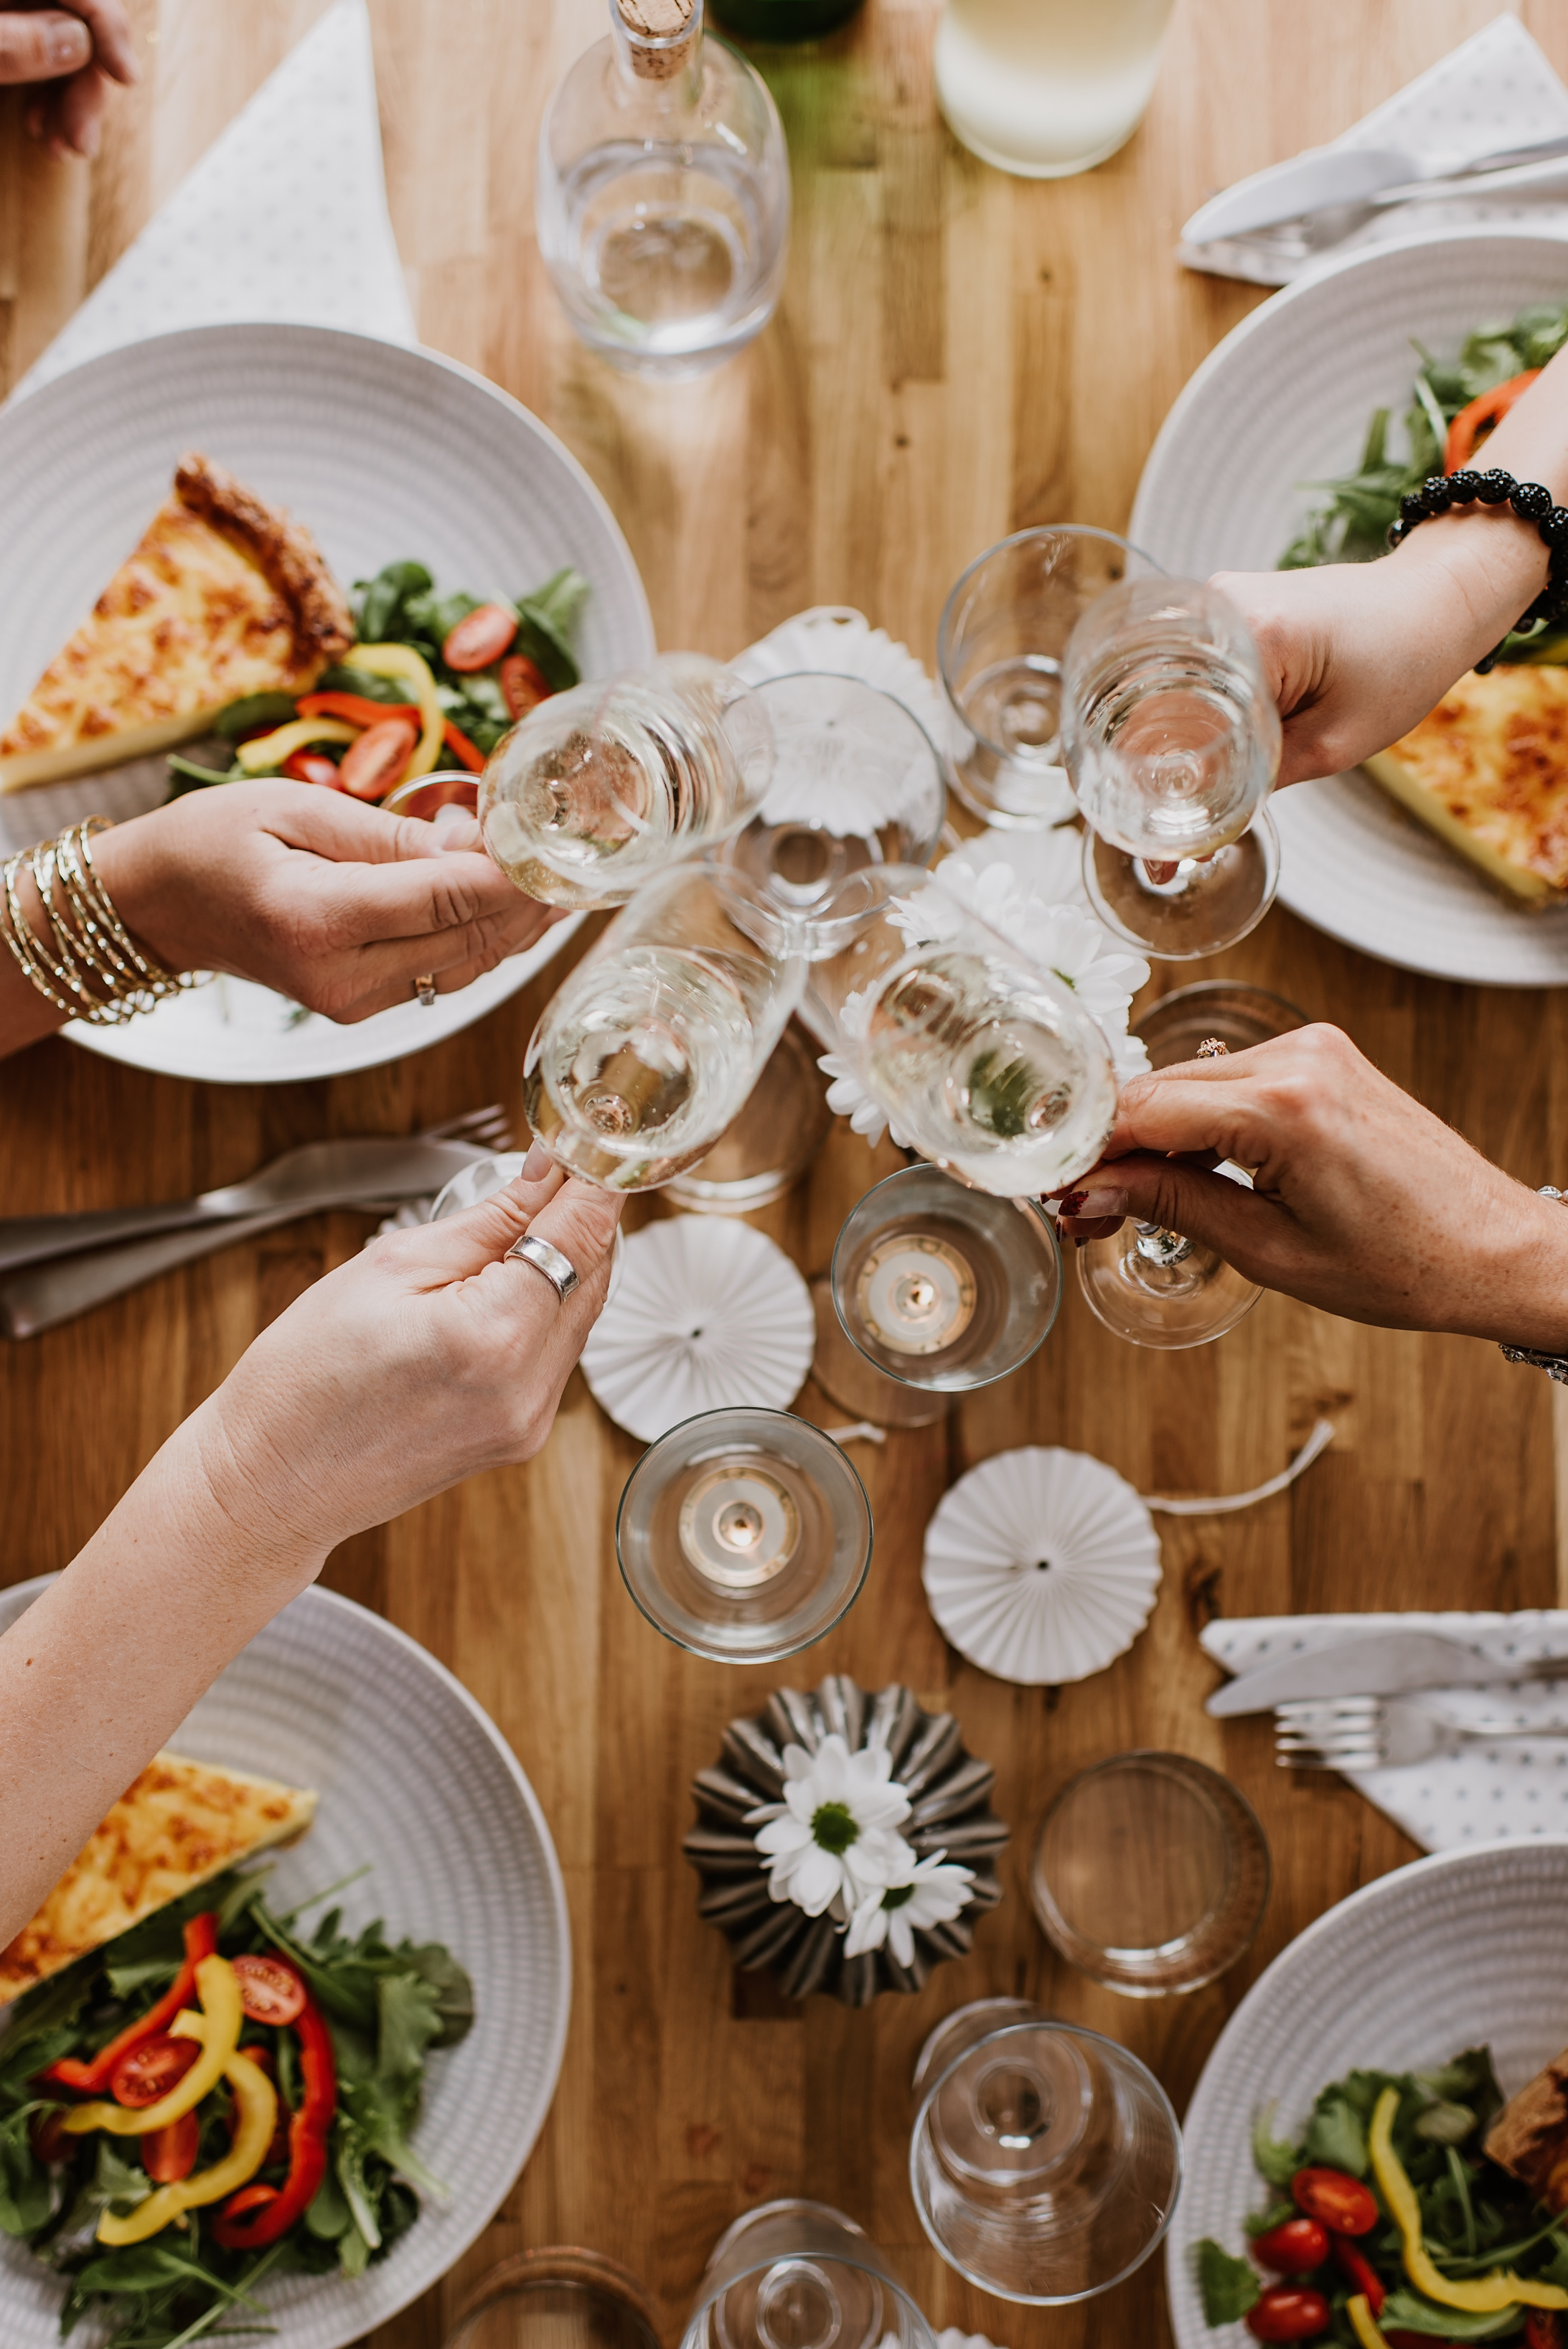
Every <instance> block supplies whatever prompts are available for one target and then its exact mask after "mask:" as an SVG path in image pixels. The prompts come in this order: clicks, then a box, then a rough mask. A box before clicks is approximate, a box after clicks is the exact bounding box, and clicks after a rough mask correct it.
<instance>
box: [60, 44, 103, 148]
mask: <svg viewBox="0 0 1568 2349" xmlns="http://www.w3.org/2000/svg"><path fill="white" fill-rule="evenodd" d="M107 105H108V80H107V78H106V77H105V76H104V75H103V74H102V73H100V72H99V70H98V67H97V66H96V65H90V66H86V67H83V69H82V71H81V72H80V73H78V74H73V75H72V76H71V78H70V79H69V81H67V82H62V84H61V85H60V88H59V89H58V91H57V93H56V95H55V98H54V99H53V102H52V104H51V108H50V118H51V120H52V122H53V125H54V132H55V135H54V137H53V138H52V139H51V140H50V142H49V143H50V146H51V148H52V150H54V152H55V153H56V154H59V153H61V152H68V153H70V154H75V155H81V156H84V157H86V158H88V160H90V159H91V158H92V157H93V156H94V155H96V154H97V153H98V142H99V140H100V139H101V137H102V135H103V114H104V109H105V107H106V106H107Z"/></svg>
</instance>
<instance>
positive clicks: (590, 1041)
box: [523, 864, 806, 1191]
mask: <svg viewBox="0 0 1568 2349" xmlns="http://www.w3.org/2000/svg"><path fill="white" fill-rule="evenodd" d="M805 975H806V965H805V963H804V961H803V959H802V958H801V957H800V956H799V954H797V953H795V952H793V951H792V949H791V943H790V941H789V937H788V936H786V935H785V932H784V928H783V926H782V925H781V923H780V921H779V916H778V915H777V912H776V911H775V909H774V908H773V907H772V906H771V905H769V902H768V900H767V899H766V898H765V897H763V896H762V895H761V894H760V893H759V892H758V891H757V890H755V889H753V888H752V886H751V885H750V884H749V883H748V882H747V881H746V880H745V878H744V877H743V876H742V875H741V874H738V873H732V872H729V871H727V870H726V869H725V868H724V867H723V866H721V865H715V864H686V865H677V866H676V867H675V868H674V869H673V870H671V871H668V872H665V873H664V874H660V875H659V876H658V877H657V878H656V879H655V880H653V881H650V882H648V883H647V884H646V885H645V887H644V888H643V889H641V890H640V891H639V892H638V895H637V896H636V899H635V901H634V903H633V904H632V905H628V906H626V907H625V909H624V911H623V912H622V913H620V914H618V915H617V916H616V917H615V919H614V921H613V922H612V923H611V924H610V926H609V927H608V929H606V930H605V932H604V933H603V936H602V937H601V938H599V940H598V941H597V942H596V944H595V945H594V946H593V947H592V948H591V950H590V951H589V953H588V954H586V955H585V956H584V957H583V960H582V961H581V962H580V963H579V964H578V966H577V968H576V969H575V970H573V972H572V973H571V975H570V976H569V977H568V978H566V979H565V980H564V981H563V982H562V985H561V986H560V988H557V990H556V992H555V994H554V995H553V996H552V998H551V1000H550V1002H549V1003H548V1004H547V1005H546V1007H545V1009H544V1013H543V1016H542V1019H541V1020H540V1022H539V1025H538V1027H537V1028H536V1029H535V1030H534V1031H533V1035H532V1038H531V1040H530V1043H529V1047H528V1052H527V1056H526V1058H525V1060H524V1062H523V1106H524V1108H525V1110H526V1111H527V1113H528V1121H529V1123H530V1125H531V1127H532V1129H533V1133H534V1137H535V1139H536V1140H537V1141H540V1142H542V1143H543V1144H544V1146H545V1148H546V1149H547V1150H548V1151H549V1152H550V1154H551V1155H552V1157H553V1158H555V1159H556V1160H558V1161H559V1163H560V1164H562V1166H564V1167H565V1168H566V1169H567V1170H568V1172H569V1173H571V1174H581V1175H583V1176H584V1177H585V1178H586V1179H587V1180H588V1181H589V1182H591V1183H597V1184H599V1185H601V1186H602V1187H603V1189H605V1190H609V1191H647V1190H652V1189H654V1188H655V1187H656V1185H659V1184H661V1183H667V1182H668V1181H669V1179H670V1177H671V1176H672V1175H675V1174H681V1173H682V1172H684V1170H685V1169H686V1168H687V1167H690V1166H695V1165H696V1163H697V1161H698V1160H699V1159H701V1158H702V1157H703V1156H705V1155H706V1154H707V1152H708V1151H709V1150H711V1149H712V1147H713V1145H714V1143H716V1142H717V1140H718V1138H719V1136H720V1135H721V1134H722V1133H724V1131H725V1129H726V1127H727V1125H728V1124H729V1123H730V1122H731V1121H732V1119H734V1118H735V1117H736V1116H737V1115H738V1112H739V1111H740V1109H741V1107H742V1106H743V1104H744V1102H745V1101H746V1098H747V1095H748V1093H749V1092H750V1091H751V1089H752V1087H753V1085H754V1084H755V1083H756V1082H757V1081H758V1077H759V1076H760V1075H761V1073H762V1071H763V1069H764V1067H765V1066H766V1064H767V1061H768V1059H769V1054H770V1053H771V1052H772V1050H773V1048H774V1046H775V1045H776V1044H777V1043H778V1041H779V1037H780V1036H781V1035H782V1033H783V1030H784V1025H785V1022H786V1021H787V1020H788V1019H789V1014H790V1012H791V1011H792V1010H793V1009H794V1008H795V1005H796V1002H797V1001H798V1000H799V994H800V989H801V988H802V986H803V984H804V981H805Z"/></svg>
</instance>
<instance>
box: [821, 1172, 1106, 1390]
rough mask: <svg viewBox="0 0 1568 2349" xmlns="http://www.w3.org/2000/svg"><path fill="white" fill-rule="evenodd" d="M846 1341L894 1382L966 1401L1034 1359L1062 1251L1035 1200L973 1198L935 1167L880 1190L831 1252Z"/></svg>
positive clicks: (1047, 1321)
mask: <svg viewBox="0 0 1568 2349" xmlns="http://www.w3.org/2000/svg"><path fill="white" fill-rule="evenodd" d="M832 1292H833V1304H834V1307H835V1309H837V1312H838V1317H839V1320H840V1323H841V1326H842V1329H843V1332H844V1335H845V1337H846V1338H848V1340H850V1343H851V1345H852V1346H853V1347H855V1348H856V1350H858V1351H859V1352H860V1353H861V1354H863V1355H864V1356H865V1359H866V1361H868V1362H870V1363H872V1365H873V1367H874V1368H875V1369H877V1370H879V1371H882V1372H883V1373H884V1374H885V1375H886V1376H887V1377H888V1378H891V1379H896V1380H898V1381H900V1382H901V1383H903V1385H906V1386H912V1387H925V1388H930V1389H935V1390H938V1391H940V1392H944V1393H961V1392H965V1390H967V1389H968V1388H970V1387H983V1386H988V1385H989V1384H990V1383H991V1381H993V1380H994V1379H1001V1378H1006V1375H1007V1372H1008V1371H1016V1369H1017V1368H1018V1366H1019V1364H1020V1363H1021V1362H1026V1361H1028V1359H1029V1356H1030V1355H1031V1354H1032V1353H1034V1352H1035V1350H1037V1347H1039V1346H1040V1345H1041V1344H1042V1343H1043V1342H1044V1340H1045V1338H1046V1336H1047V1332H1048V1331H1049V1330H1050V1327H1051V1324H1052V1322H1053V1321H1054V1320H1055V1319H1056V1318H1057V1307H1058V1306H1059V1305H1060V1303H1061V1295H1062V1267H1061V1252H1060V1250H1059V1249H1058V1247H1057V1237H1056V1234H1055V1232H1054V1231H1053V1230H1052V1229H1051V1226H1050V1221H1049V1218H1048V1217H1047V1216H1044V1215H1042V1214H1041V1213H1040V1210H1039V1208H1038V1206H1037V1205H1036V1203H1035V1202H1034V1201H1033V1200H1032V1199H997V1198H990V1197H987V1196H986V1195H985V1193H984V1192H982V1191H972V1190H968V1189H966V1188H965V1186H964V1185H962V1184H959V1183H955V1182H954V1180H953V1178H952V1176H951V1175H948V1174H943V1173H942V1172H941V1171H940V1169H939V1168H937V1167H935V1166H906V1167H904V1168H903V1169H902V1170H901V1172H900V1173H898V1174H890V1175H888V1177H887V1178H886V1180H885V1181H884V1182H881V1183H878V1184H875V1185H873V1186H872V1189H871V1190H869V1191H868V1192H867V1193H866V1195H865V1197H864V1198H863V1199H861V1201H860V1202H859V1204H858V1205H857V1206H855V1207H853V1208H852V1209H851V1212H850V1215H849V1216H848V1217H847V1218H846V1219H845V1222H844V1226H843V1228H842V1229H841V1232H840V1234H839V1237H838V1243H837V1245H836V1247H834V1249H833V1269H832Z"/></svg>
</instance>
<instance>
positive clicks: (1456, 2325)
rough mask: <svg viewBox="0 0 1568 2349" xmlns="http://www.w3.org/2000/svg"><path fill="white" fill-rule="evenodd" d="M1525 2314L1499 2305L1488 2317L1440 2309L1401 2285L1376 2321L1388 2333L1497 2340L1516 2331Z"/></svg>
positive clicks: (1443, 2338)
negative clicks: (1399, 2332) (1400, 2331)
mask: <svg viewBox="0 0 1568 2349" xmlns="http://www.w3.org/2000/svg"><path fill="white" fill-rule="evenodd" d="M1522 2314H1523V2311H1522V2309H1519V2308H1516V2307H1509V2308H1500V2309H1498V2310H1496V2311H1495V2312H1494V2313H1491V2314H1490V2315H1486V2316H1476V2315H1472V2314H1471V2313H1469V2312H1468V2311H1467V2310H1465V2309H1462V2308H1439V2307H1438V2306H1437V2304H1436V2302H1433V2301H1429V2300H1422V2299H1421V2298H1420V2297H1419V2295H1418V2293H1416V2292H1409V2291H1407V2290H1406V2289H1405V2287H1404V2286H1403V2285H1401V2286H1399V2287H1398V2289H1396V2290H1395V2291H1393V2292H1390V2293H1389V2294H1388V2296H1387V2300H1385V2302H1383V2306H1382V2308H1381V2310H1380V2311H1379V2313H1378V2318H1377V2321H1378V2323H1379V2324H1381V2325H1382V2327H1383V2329H1384V2331H1385V2332H1387V2331H1390V2330H1403V2331H1404V2332H1406V2333H1429V2334H1430V2335H1431V2337H1432V2338H1433V2339H1434V2340H1436V2341H1495V2340H1496V2339H1497V2338H1498V2337H1499V2335H1500V2334H1501V2333H1516V2332H1517V2331H1518V2329H1519V2321H1520V2318H1521V2316H1522Z"/></svg>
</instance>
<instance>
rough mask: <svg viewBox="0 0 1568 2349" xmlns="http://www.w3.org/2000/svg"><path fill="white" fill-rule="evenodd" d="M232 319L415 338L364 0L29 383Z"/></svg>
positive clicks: (324, 34) (219, 156) (182, 193)
mask: <svg viewBox="0 0 1568 2349" xmlns="http://www.w3.org/2000/svg"><path fill="white" fill-rule="evenodd" d="M241 319H245V320H250V321H254V320H256V319H267V320H274V319H275V320H278V321H280V322H287V323H288V324H290V325H294V326H341V327H344V328H346V329H347V330H348V331H349V332H351V333H354V334H360V335H375V336H379V337H380V339H381V340H382V341H383V342H388V343H404V344H412V343H416V342H418V336H417V334H416V333H415V330H414V313H413V309H412V306H411V305H410V303H409V300H408V289H407V285H406V284H405V282H404V277H403V269H402V264H401V263H400V262H399V260H398V257H397V243H396V242H395V240H394V238H393V234H392V223H391V222H390V221H389V220H388V218H387V187H386V181H385V179H384V177H383V175H382V166H381V129H380V124H379V120H378V119H377V109H376V68H375V64H374V61H373V58H372V56H371V49H370V20H369V18H368V16H366V7H365V0H335V5H334V6H333V7H331V8H329V9H328V10H327V12H326V14H325V16H323V17H322V18H321V20H320V22H319V23H318V24H317V25H316V26H315V28H314V29H313V30H312V31H311V32H309V33H307V34H306V36H305V37H304V40H303V41H301V42H300V43H299V44H298V46H297V47H295V48H294V49H292V50H291V51H290V53H289V55H288V56H287V57H285V58H284V61H283V63H282V65H281V66H279V67H278V68H277V70H276V72H275V73H274V74H273V76H272V77H271V78H270V79H269V80H267V81H265V82H263V85H262V87H261V88H260V89H259V90H258V91H257V92H256V94H255V96H254V98H252V99H251V101H250V104H249V105H248V106H246V107H245V108H244V109H243V110H242V112H241V113H240V114H238V115H237V116H236V117H235V119H234V120H233V121H232V123H231V124H230V125H229V127H228V129H226V130H225V131H223V132H222V134H221V135H220V137H219V138H218V139H217V140H214V142H213V144H212V145H211V147H210V148H209V149H208V150H207V152H206V154H205V155H203V157H202V158H201V161H200V162H199V163H198V164H197V165H196V167H195V169H194V170H193V171H190V172H189V173H188V174H187V175H186V177H185V178H184V179H183V180H182V181H181V183H180V185H179V187H178V188H176V190H175V191H174V193H173V194H172V195H171V196H170V199H169V201H168V202H167V203H166V204H164V206H163V207H162V209H161V210H160V212H158V213H157V214H156V215H155V216H154V218H153V219H152V220H151V221H150V222H149V223H148V225H147V227H146V228H145V229H143V231H142V233H141V234H140V235H139V237H138V238H137V240H136V243H134V244H133V245H132V246H131V248H130V250H129V253H127V254H124V255H123V257H122V258H121V259H120V260H119V262H118V263H117V264H115V266H114V268H113V269H111V270H110V271H109V273H108V276H107V277H105V278H104V279H103V280H102V281H101V283H100V284H99V285H98V286H97V287H96V288H95V289H94V291H93V292H92V293H91V294H89V295H88V298H87V300H86V301H85V302H84V303H83V304H82V305H81V307H80V309H79V310H77V313H76V315H75V316H74V317H73V318H72V319H71V321H70V324H69V325H68V326H66V327H64V328H63V329H62V331H61V332H60V333H59V334H58V335H57V336H56V337H55V339H54V341H53V342H52V343H51V344H50V345H49V347H48V349H47V350H46V352H45V353H44V355H43V357H41V358H40V359H39V360H38V361H37V362H36V365H35V366H34V367H32V368H31V369H30V370H29V371H28V373H27V374H26V376H24V377H23V378H22V381H21V382H20V383H19V384H18V385H17V387H16V388H15V392H14V393H13V394H12V398H17V399H20V398H26V395H27V393H28V392H30V391H36V389H37V388H38V386H39V385H40V384H43V383H48V382H51V381H52V380H53V378H55V377H56V376H58V375H64V374H65V373H66V371H67V368H69V367H79V366H80V365H81V363H82V361H83V360H84V359H90V358H97V357H99V356H100V354H101V353H103V352H104V351H113V350H119V349H120V348H122V347H123V346H124V345H125V344H127V343H135V342H140V341H142V340H143V339H144V338H145V337H146V336H150V335H164V334H170V333H172V332H174V331H175V329H177V328H178V327H181V326H219V325H222V324H226V323H229V322H232V321H238V320H241Z"/></svg>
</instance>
